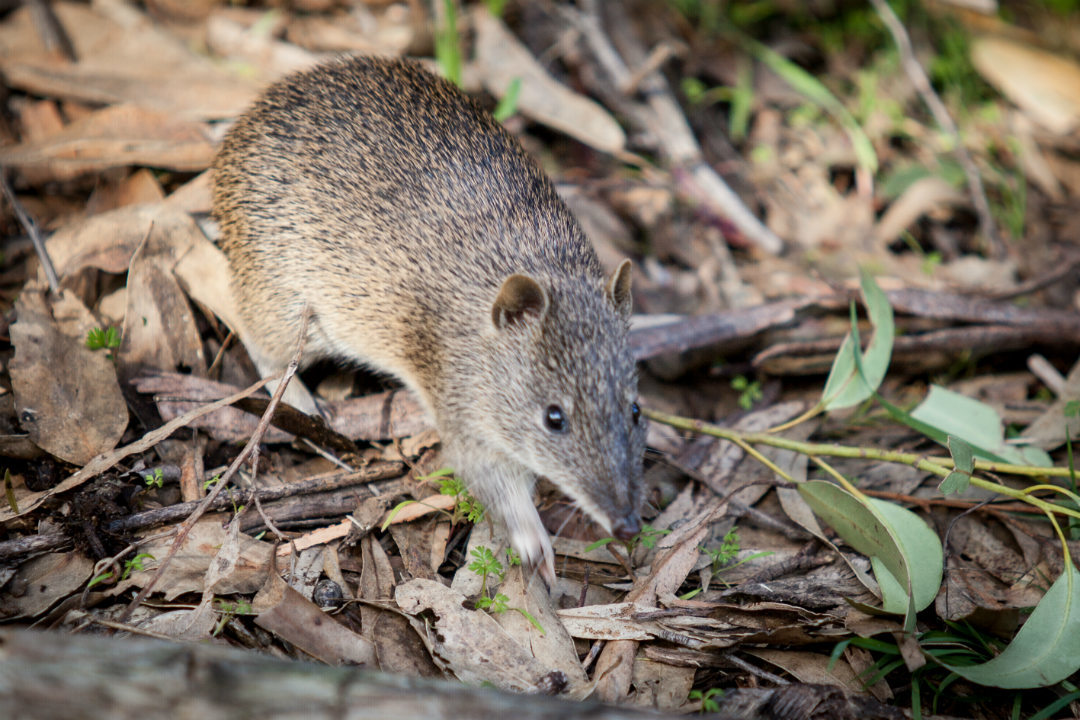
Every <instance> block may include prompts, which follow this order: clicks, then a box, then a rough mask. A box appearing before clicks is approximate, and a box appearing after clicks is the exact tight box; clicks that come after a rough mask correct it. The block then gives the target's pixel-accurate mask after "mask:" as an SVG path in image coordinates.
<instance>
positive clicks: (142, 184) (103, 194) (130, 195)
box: [86, 168, 165, 215]
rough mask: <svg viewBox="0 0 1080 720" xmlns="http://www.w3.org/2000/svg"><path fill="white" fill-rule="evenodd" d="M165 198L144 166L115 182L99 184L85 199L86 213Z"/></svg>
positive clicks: (151, 202) (154, 178) (150, 202)
mask: <svg viewBox="0 0 1080 720" xmlns="http://www.w3.org/2000/svg"><path fill="white" fill-rule="evenodd" d="M164 199H165V192H164V191H163V190H162V189H161V183H159V182H158V181H157V178H156V177H154V173H152V172H150V171H149V170H147V169H146V168H142V169H139V170H136V171H135V172H133V173H131V174H130V175H128V176H127V177H125V178H124V179H123V180H121V181H120V182H117V183H106V184H104V185H99V186H98V187H97V188H95V190H94V194H93V195H91V196H90V199H89V200H87V201H86V214H87V215H96V214H97V213H102V212H106V211H108V210H115V209H117V208H121V207H124V206H126V205H152V204H154V203H159V202H161V201H162V200H164Z"/></svg>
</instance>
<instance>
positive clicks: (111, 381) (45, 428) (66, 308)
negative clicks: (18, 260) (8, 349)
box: [8, 283, 128, 465]
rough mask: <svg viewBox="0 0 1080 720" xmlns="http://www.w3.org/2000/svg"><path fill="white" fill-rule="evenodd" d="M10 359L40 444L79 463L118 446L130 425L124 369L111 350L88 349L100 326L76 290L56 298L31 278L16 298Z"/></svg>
mask: <svg viewBox="0 0 1080 720" xmlns="http://www.w3.org/2000/svg"><path fill="white" fill-rule="evenodd" d="M15 309H16V313H17V314H18V320H17V321H16V322H15V324H14V325H12V326H11V329H10V333H11V344H12V346H13V347H14V348H15V357H14V358H12V360H11V363H10V364H9V367H8V369H9V371H10V373H11V386H12V390H13V391H14V392H15V407H16V409H17V411H18V414H19V422H20V423H21V424H22V426H23V428H24V429H25V430H26V431H27V432H28V433H29V435H30V439H31V440H32V441H33V442H34V444H35V445H37V446H38V447H40V448H41V449H43V450H45V451H46V452H48V453H50V454H52V455H55V456H56V457H58V458H60V459H61V460H64V461H66V462H69V463H72V464H74V465H84V464H86V463H87V462H89V461H90V460H91V459H92V458H93V457H94V456H95V455H98V454H99V453H102V452H105V451H107V450H111V449H112V448H114V447H116V443H118V442H119V441H120V438H121V437H122V436H123V434H124V429H125V428H126V427H127V423H128V411H127V403H126V402H125V401H124V396H123V394H122V393H121V392H120V385H119V383H118V382H117V379H116V366H115V365H113V363H112V361H111V360H109V357H108V354H107V353H106V352H105V351H103V350H98V351H95V350H91V349H89V348H88V347H86V336H87V333H88V332H89V330H90V329H91V328H94V327H97V322H96V321H95V320H94V318H93V316H92V315H91V314H90V311H89V310H87V309H86V307H84V306H83V304H82V303H81V302H79V300H78V298H76V297H75V295H74V294H73V293H71V292H70V291H64V292H62V293H61V295H60V297H59V298H56V299H55V300H53V301H52V302H50V301H49V299H48V296H47V294H46V291H45V290H44V289H43V288H41V287H39V286H37V285H35V284H34V283H29V284H27V286H26V287H25V288H24V289H23V292H22V294H21V295H20V296H19V299H18V300H17V301H16V303H15Z"/></svg>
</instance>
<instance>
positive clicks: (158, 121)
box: [0, 105, 214, 180]
mask: <svg viewBox="0 0 1080 720" xmlns="http://www.w3.org/2000/svg"><path fill="white" fill-rule="evenodd" d="M213 158H214V145H213V144H212V143H211V142H210V138H209V136H208V133H207V131H206V128H205V126H204V125H203V124H202V123H199V122H195V121H192V120H184V119H179V118H176V117H175V116H174V115H172V114H170V113H167V112H162V111H159V110H150V109H147V108H145V107H139V106H137V105H114V106H110V107H106V108H103V109H101V110H98V111H96V112H94V113H93V114H91V115H90V116H89V117H86V118H83V119H82V120H77V121H76V122H73V123H72V124H70V125H68V126H67V127H66V128H64V129H63V130H61V131H60V132H58V133H53V134H51V135H49V136H47V137H45V138H43V139H41V140H35V141H30V142H25V143H21V144H19V145H15V146H11V147H6V148H2V149H0V163H2V164H4V165H7V166H10V167H13V168H16V169H20V170H22V169H28V170H31V171H33V172H34V177H35V178H38V179H39V180H41V179H47V180H52V179H57V180H68V179H71V178H73V177H76V176H78V175H81V174H83V173H90V172H100V171H102V170H107V169H109V168H115V167H123V166H126V165H145V166H150V167H159V168H168V169H170V170H179V171H184V172H191V171H198V170H205V169H206V168H207V167H208V166H209V165H210V162H211V161H212V160H213Z"/></svg>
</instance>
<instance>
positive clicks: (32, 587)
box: [3, 551, 94, 621]
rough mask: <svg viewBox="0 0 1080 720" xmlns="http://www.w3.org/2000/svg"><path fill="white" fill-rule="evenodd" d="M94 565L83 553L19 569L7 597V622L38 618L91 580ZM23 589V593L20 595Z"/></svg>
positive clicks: (49, 557)
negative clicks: (19, 589) (23, 618)
mask: <svg viewBox="0 0 1080 720" xmlns="http://www.w3.org/2000/svg"><path fill="white" fill-rule="evenodd" d="M93 571H94V563H93V561H92V560H90V558H88V557H86V556H85V555H83V554H82V553H81V552H77V551H68V552H60V553H48V554H46V555H41V556H40V557H36V558H34V559H32V560H27V561H26V562H24V563H23V564H22V565H20V566H19V569H18V571H17V572H16V573H15V577H13V578H12V579H11V580H9V581H8V584H7V588H8V590H9V591H10V592H5V593H4V601H3V611H4V620H6V621H12V620H17V619H18V618H20V617H37V616H38V615H40V614H41V613H43V612H45V611H46V610H48V609H49V608H51V607H52V606H53V605H54V604H55V603H56V602H57V601H58V600H61V599H62V598H65V597H67V596H69V595H71V594H72V593H74V592H76V591H77V590H79V589H80V588H81V587H82V586H83V585H84V584H85V583H86V581H88V580H89V579H90V575H91V573H93ZM18 588H21V591H17V589H18Z"/></svg>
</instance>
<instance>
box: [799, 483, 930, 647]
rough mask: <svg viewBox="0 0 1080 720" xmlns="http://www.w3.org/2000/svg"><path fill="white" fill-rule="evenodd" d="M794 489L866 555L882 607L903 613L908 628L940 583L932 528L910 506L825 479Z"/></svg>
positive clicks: (843, 536) (854, 546)
mask: <svg viewBox="0 0 1080 720" xmlns="http://www.w3.org/2000/svg"><path fill="white" fill-rule="evenodd" d="M799 494H800V495H802V497H803V499H805V500H806V502H807V504H808V505H810V507H811V508H812V509H813V510H814V512H815V513H817V515H818V516H819V517H821V519H822V520H824V521H825V522H826V523H828V524H829V525H830V526H831V527H832V528H833V529H834V530H836V532H837V533H838V534H839V535H840V537H842V538H843V539H844V541H845V542H847V543H848V544H849V545H850V546H851V547H853V548H855V550H857V551H859V552H861V553H862V554H864V555H866V556H867V557H869V558H870V559H871V563H873V565H874V574H875V577H876V578H877V580H878V586H879V587H880V589H881V595H882V609H883V610H884V611H886V612H890V613H895V614H902V615H904V616H905V619H904V627H905V629H908V630H910V629H913V628H914V624H915V613H917V612H918V611H920V610H922V609H923V608H925V607H927V606H929V605H930V603H932V602H933V601H934V597H935V596H936V595H937V591H938V588H940V587H941V573H942V563H943V560H944V556H943V553H942V549H941V541H940V540H939V539H938V536H937V534H936V533H935V532H934V531H933V530H932V529H931V528H930V527H929V526H928V525H927V524H926V523H925V522H923V520H922V519H921V518H920V517H919V516H918V515H916V514H915V513H913V512H911V511H910V510H907V509H905V508H902V507H900V506H899V505H896V504H894V503H889V502H885V501H883V500H877V499H874V498H865V497H862V496H858V495H854V494H852V493H850V492H848V491H847V490H845V489H843V488H841V487H839V486H838V485H834V484H832V483H829V482H824V481H822V480H812V481H809V482H805V483H801V484H800V485H799ZM909 589H910V590H909Z"/></svg>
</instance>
